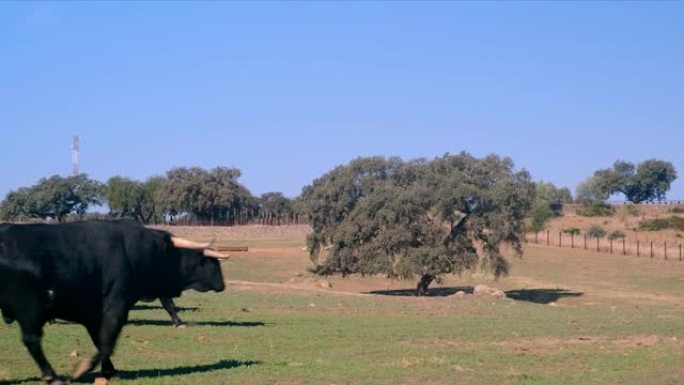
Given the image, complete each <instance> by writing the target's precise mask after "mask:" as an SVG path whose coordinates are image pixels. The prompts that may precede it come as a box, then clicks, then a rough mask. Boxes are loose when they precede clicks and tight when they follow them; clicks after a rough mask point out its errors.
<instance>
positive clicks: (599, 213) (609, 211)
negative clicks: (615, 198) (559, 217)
mask: <svg viewBox="0 0 684 385" xmlns="http://www.w3.org/2000/svg"><path fill="white" fill-rule="evenodd" d="M577 215H579V216H583V217H612V216H613V208H612V207H611V206H609V205H591V206H584V207H580V208H579V209H577Z"/></svg>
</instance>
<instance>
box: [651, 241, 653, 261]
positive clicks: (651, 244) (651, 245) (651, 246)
mask: <svg viewBox="0 0 684 385" xmlns="http://www.w3.org/2000/svg"><path fill="white" fill-rule="evenodd" d="M651 258H653V241H651Z"/></svg>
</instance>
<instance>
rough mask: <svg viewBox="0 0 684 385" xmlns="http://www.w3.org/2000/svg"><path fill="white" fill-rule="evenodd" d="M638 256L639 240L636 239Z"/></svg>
mask: <svg viewBox="0 0 684 385" xmlns="http://www.w3.org/2000/svg"><path fill="white" fill-rule="evenodd" d="M638 256H639V240H638V239H637V257H638Z"/></svg>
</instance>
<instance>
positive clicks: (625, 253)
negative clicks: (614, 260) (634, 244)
mask: <svg viewBox="0 0 684 385" xmlns="http://www.w3.org/2000/svg"><path fill="white" fill-rule="evenodd" d="M622 255H627V251H626V250H625V238H622Z"/></svg>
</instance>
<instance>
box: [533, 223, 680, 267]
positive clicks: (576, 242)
mask: <svg viewBox="0 0 684 385" xmlns="http://www.w3.org/2000/svg"><path fill="white" fill-rule="evenodd" d="M525 240H526V241H527V242H528V243H534V244H537V245H542V246H548V247H559V248H570V249H582V250H587V251H595V252H599V253H610V254H622V255H633V256H636V257H646V258H660V259H665V260H678V261H680V262H681V261H682V258H683V257H684V255H683V254H682V252H683V250H682V243H683V242H682V241H660V242H659V241H643V240H638V239H637V240H630V239H627V238H616V239H610V238H594V237H589V236H588V235H587V234H572V233H566V232H563V231H561V230H545V231H540V232H537V233H528V234H526V235H525Z"/></svg>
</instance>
